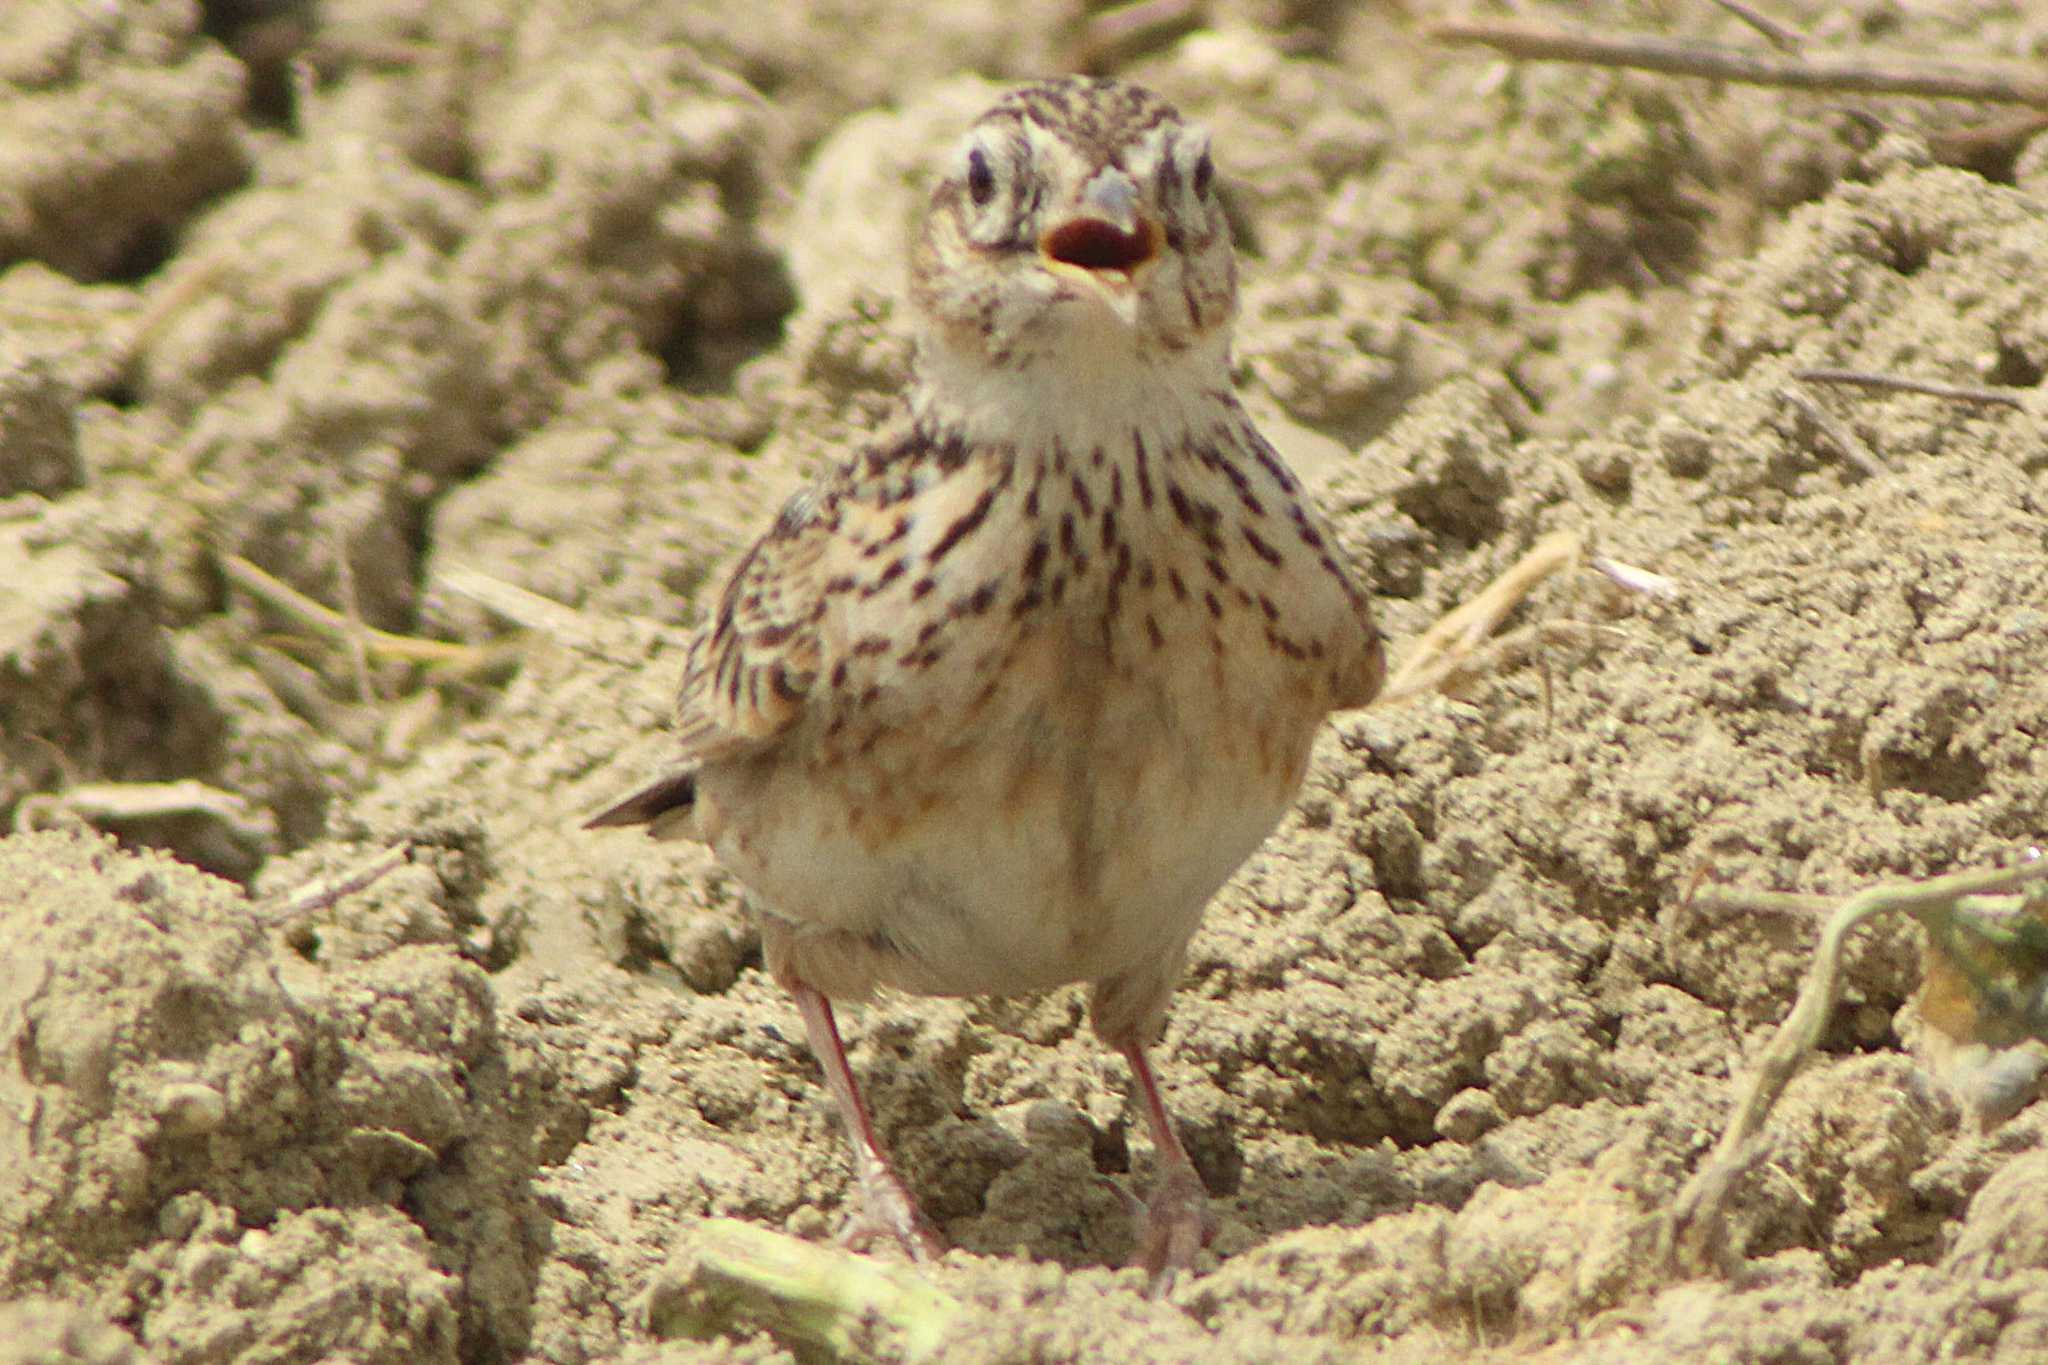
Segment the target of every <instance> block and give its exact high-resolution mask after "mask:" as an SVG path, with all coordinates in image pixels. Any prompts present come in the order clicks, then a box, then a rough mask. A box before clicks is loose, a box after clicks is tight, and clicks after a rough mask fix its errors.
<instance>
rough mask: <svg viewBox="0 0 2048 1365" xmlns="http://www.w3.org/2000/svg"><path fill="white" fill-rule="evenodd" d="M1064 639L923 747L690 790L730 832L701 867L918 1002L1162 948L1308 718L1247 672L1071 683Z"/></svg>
mask: <svg viewBox="0 0 2048 1365" xmlns="http://www.w3.org/2000/svg"><path fill="white" fill-rule="evenodd" d="M1064 645H1065V642H1061V641H1057V640H1053V641H1048V643H1047V644H1046V646H1045V650H1046V653H1045V654H1044V656H1043V657H1041V658H1034V657H1031V656H1030V655H1028V654H1026V655H1024V656H1022V657H1013V658H1012V659H1011V660H1009V661H1008V664H1007V666H1006V668H1005V669H1004V683H1003V685H1002V686H1001V687H999V688H997V689H996V690H995V691H994V692H993V693H992V694H990V695H989V696H988V697H986V698H985V699H984V700H983V701H982V702H981V704H980V705H979V706H978V708H976V710H975V722H974V723H973V724H972V725H971V726H967V727H964V728H963V729H962V730H961V731H959V732H958V733H957V734H953V735H948V736H945V737H944V742H943V743H935V742H934V741H935V738H937V737H935V736H934V735H933V734H931V733H930V732H929V731H919V730H917V729H915V728H914V727H909V726H905V727H900V728H895V729H892V730H890V731H888V732H886V733H882V734H880V735H878V736H877V738H876V739H875V742H874V743H873V744H872V745H871V746H869V748H868V750H867V752H866V753H865V754H864V755H862V756H861V758H860V759H859V760H858V761H850V760H847V759H844V758H841V759H839V760H837V761H835V762H834V763H833V764H832V765H831V766H830V767H829V768H808V769H806V768H801V767H798V766H797V765H785V766H780V767H778V768H777V769H775V770H774V771H773V772H772V773H768V774H765V775H763V776H762V777H761V778H760V780H758V781H756V782H754V783H752V784H751V785H749V784H737V783H736V784H731V790H729V791H728V790H722V789H721V785H720V781H719V779H717V778H716V777H713V776H711V775H707V778H706V781H705V784H704V785H705V794H706V795H707V796H708V798H709V799H710V800H711V801H712V802H713V803H714V804H720V803H723V804H725V805H726V806H728V807H729V808H730V810H731V812H732V815H733V817H734V818H732V819H730V820H728V821H727V822H726V829H725V830H724V831H723V833H722V834H721V835H720V836H718V837H716V838H715V840H714V842H715V843H716V844H717V845H718V851H719V854H720V858H721V860H722V861H723V862H725V863H726V865H727V866H728V867H730V868H732V870H733V871H734V872H735V873H736V874H737V875H739V877H740V878H741V880H742V881H744V882H746V883H747V884H748V885H749V886H750V887H751V888H752V889H753V890H754V891H755V892H756V893H757V894H758V895H759V896H760V897H761V899H762V901H763V902H764V904H763V907H762V908H763V910H764V912H765V913H767V914H768V915H770V916H771V917H772V918H773V919H775V920H776V921H778V922H779V924H780V925H781V926H782V927H784V928H786V929H787V930H789V931H790V933H791V936H792V940H793V941H794V942H796V943H798V944H801V943H802V942H803V941H804V940H805V938H806V937H807V936H808V937H809V938H811V939H814V940H816V942H817V945H818V947H819V949H820V952H819V954H818V959H819V961H820V962H821V963H823V962H826V961H831V962H853V961H856V960H857V961H859V962H861V963H864V964H866V965H865V966H863V967H861V968H859V971H860V972H866V973H868V974H871V975H872V976H873V977H874V982H873V984H882V985H888V986H892V987H895V988H898V989H902V990H908V991H912V992H916V993H920V994H935V995H969V994H1009V993H1016V992H1022V991H1031V990H1040V989H1044V988H1047V987H1051V986H1056V985H1060V984H1063V983H1066V982H1070V981H1079V980H1099V979H1102V978H1105V977H1109V976H1114V975H1116V974H1118V973H1121V972H1125V971H1131V970H1138V969H1143V968H1148V967H1151V966H1154V965H1156V964H1158V963H1160V962H1162V961H1165V960H1168V959H1170V958H1171V957H1173V956H1174V955H1176V954H1178V953H1179V951H1180V950H1181V948H1182V947H1183V946H1184V945H1185V943H1186V941H1187V939H1188V937H1189V936H1190V935H1191V934H1192V933H1193V932H1194V929H1195V926H1196V924H1197V922H1198V921H1199V919H1200V916H1201V912H1202V909H1203V907H1204V906H1205V905H1206V904H1207V902H1208V900H1209V898H1210V897H1211V896H1212V895H1213V894H1214V893H1215V891H1216V889H1217V888H1218V887H1220V886H1221V885H1222V884H1223V883H1224V882H1225V881H1226V880H1228V878H1229V877H1230V875H1231V874H1232V873H1233V872H1234V871H1235V870H1236V869H1237V867H1238V866H1239V864H1241V863H1242V862H1243V861H1244V860H1245V858H1247V857H1248V856H1250V854H1251V853H1252V852H1253V850H1255V849H1256V848H1257V847H1258V845H1259V843H1260V842H1261V841H1262V840H1263V839H1264V838H1265V837H1266V835H1267V834H1268V833H1270V832H1271V830H1272V828H1273V826H1274V825H1275V824H1276V823H1277V822H1278V820H1279V819H1280V817H1281V815H1282V814H1284V813H1285V811H1286V809H1287V807H1288V804H1289V803H1290V802H1291V801H1292V800H1293V797H1294V793H1295V791H1296V789H1297V788H1298V786H1299V785H1300V780H1301V774H1302V772H1303V770H1304V768H1305V767H1306V763H1307V757H1308V750H1309V746H1310V744H1311V742H1312V740H1313V737H1314V733H1315V729H1316V726H1317V724H1318V723H1319V722H1320V720H1321V714H1322V712H1321V707H1320V706H1319V705H1316V704H1314V700H1313V698H1311V697H1310V696H1309V695H1308V694H1307V692H1306V691H1305V690H1303V689H1298V688H1297V689H1290V688H1289V687H1288V686H1286V685H1282V684H1284V682H1285V680H1284V679H1281V678H1278V677H1268V676H1265V675H1263V674H1257V675H1256V676H1254V674H1256V673H1257V671H1256V670H1252V669H1244V668H1241V669H1239V670H1238V671H1237V673H1236V674H1233V675H1229V676H1220V675H1216V674H1214V673H1212V671H1210V670H1206V669H1203V668H1199V667H1197V668H1192V669H1186V670H1179V671H1176V672H1173V673H1165V672H1161V673H1159V674H1157V675H1143V674H1140V675H1136V676H1130V675H1120V674H1115V673H1101V672H1099V671H1098V670H1094V669H1089V670H1082V671H1080V672H1078V673H1077V671H1076V670H1075V669H1074V668H1073V667H1072V660H1071V656H1069V655H1064V654H1061V653H1059V652H1058V651H1059V650H1060V649H1061V648H1063V647H1064ZM700 799H704V798H703V797H700ZM849 936H850V938H849ZM835 940H837V941H838V942H839V945H840V946H844V945H846V944H848V943H855V944H858V945H862V946H863V947H864V948H865V949H866V950H868V951H862V952H857V953H851V954H849V953H847V952H844V951H839V950H838V949H837V948H836V947H835V945H834V941H835ZM845 984H846V986H847V988H848V989H850V990H855V991H857V990H858V989H860V988H861V983H860V982H859V981H857V980H855V981H850V982H848V983H845Z"/></svg>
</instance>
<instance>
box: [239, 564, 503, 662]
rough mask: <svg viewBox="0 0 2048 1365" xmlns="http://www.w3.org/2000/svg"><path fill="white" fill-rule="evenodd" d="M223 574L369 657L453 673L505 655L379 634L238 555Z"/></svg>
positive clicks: (490, 648)
mask: <svg viewBox="0 0 2048 1365" xmlns="http://www.w3.org/2000/svg"><path fill="white" fill-rule="evenodd" d="M220 567H221V572H222V573H223V574H225V575H226V576H227V580H228V582H230V583H232V584H234V585H235V586H236V587H238V588H240V589H241V590H242V591H244V592H246V593H248V594H249V595H250V596H251V597H254V598H255V599H256V600H257V601H259V602H261V603H263V604H264V605H265V606H267V607H270V608H271V609H273V610H275V611H277V612H279V613H281V614H282V615H284V616H287V617H290V618H291V619H292V620H294V621H297V622H299V623H300V624H301V625H304V626H307V627H310V628H311V629H313V630H315V631H317V632H319V633H320V634H322V635H324V636H327V637H329V638H332V639H335V640H339V641H343V642H355V641H359V642H360V644H361V648H362V649H364V650H365V651H366V652H367V653H368V654H370V655H372V656H374V657H378V658H384V659H389V660H393V661H396V662H399V663H408V664H424V665H426V666H427V667H430V668H438V669H445V670H447V671H449V672H452V673H457V674H469V673H477V672H481V671H483V670H485V669H489V668H492V667H495V666H496V665H498V664H499V663H501V662H503V661H504V659H505V658H506V657H507V654H508V651H507V649H505V648H504V647H501V646H488V645H465V644H459V643H457V642H455V641H453V640H423V639H420V638H418V637H416V636H411V635H394V634H392V633H391V632H390V631H385V630H378V629H377V628H376V627H374V626H370V625H366V624H364V623H363V622H362V621H361V620H360V619H358V618H354V617H350V616H348V615H346V614H344V613H342V612H338V611H336V610H335V609H334V608H332V607H329V606H326V605H324V604H323V603H320V602H316V601H314V600H313V599H312V598H310V597H308V596H306V595H305V594H304V593H302V592H300V591H299V590H298V589H297V588H294V587H293V586H291V584H289V583H286V582H284V581H283V580H281V579H278V578H275V577H273V576H271V575H270V574H267V573H265V572H264V571H263V570H262V569H259V568H257V567H256V566H255V565H254V564H251V563H250V562H249V561H248V560H246V559H243V558H242V557H241V556H240V555H232V554H223V555H221V556H220Z"/></svg>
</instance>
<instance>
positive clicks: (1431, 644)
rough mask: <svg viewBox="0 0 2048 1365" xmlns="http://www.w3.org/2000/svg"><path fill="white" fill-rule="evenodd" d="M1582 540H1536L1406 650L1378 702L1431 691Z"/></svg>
mask: <svg viewBox="0 0 2048 1365" xmlns="http://www.w3.org/2000/svg"><path fill="white" fill-rule="evenodd" d="M1584 552H1585V542H1584V541H1583V540H1581V539H1580V538H1579V536H1578V535H1577V534H1576V533H1574V532H1571V531H1559V532H1558V533H1556V534H1555V535H1552V536H1550V537H1548V538H1547V539H1545V540H1543V541H1541V542H1540V543H1538V544H1537V545H1536V546H1535V547H1534V548H1533V549H1531V550H1530V551H1529V552H1528V553H1527V554H1525V555H1523V556H1522V557H1521V558H1520V559H1518V560H1516V561H1515V562H1514V564H1513V565H1511V566H1510V567H1509V568H1508V570H1507V571H1506V572H1505V573H1503V574H1501V575H1500V577H1498V578H1496V579H1494V580H1493V581H1492V582H1491V583H1489V584H1487V585H1486V587H1485V588H1484V589H1483V590H1482V591H1481V592H1480V594H1479V595H1478V596H1477V597H1475V598H1473V599H1472V600H1471V601H1469V602H1466V603H1465V604H1463V605H1462V606H1459V607H1457V608H1455V609H1454V610H1452V611H1449V612H1446V613H1445V614H1444V616H1443V617H1442V619H1440V620H1439V621H1438V622H1437V623H1436V624H1435V625H1433V626H1431V627H1430V628H1429V629H1428V630H1426V631H1424V632H1423V633H1422V634H1421V635H1419V636H1417V637H1416V640H1415V643H1414V644H1412V645H1410V646H1409V648H1408V655H1407V657H1406V658H1404V659H1403V660H1402V661H1401V666H1400V667H1399V668H1397V669H1395V670H1394V676H1393V677H1391V678H1389V679H1387V685H1386V687H1385V688H1384V689H1383V690H1382V691H1381V693H1380V697H1379V703H1378V704H1381V705H1385V704H1391V703H1394V702H1398V701H1403V700H1406V699H1407V698H1408V697H1411V696H1414V695H1416V694H1417V693H1419V692H1426V691H1429V690H1431V688H1433V687H1434V686H1435V684H1436V682H1437V681H1439V680H1440V678H1441V676H1442V675H1444V674H1446V673H1447V672H1448V671H1450V670H1451V669H1455V668H1456V667H1457V665H1458V662H1459V661H1460V660H1461V659H1462V658H1463V657H1464V656H1465V655H1467V654H1470V653H1471V652H1472V651H1473V650H1474V649H1475V648H1476V647H1477V646H1478V645H1479V642H1480V641H1482V640H1484V639H1485V638H1486V637H1487V636H1489V635H1491V634H1492V633H1493V630H1494V627H1496V626H1498V625H1499V624H1500V623H1501V619H1502V618H1503V617H1505V616H1506V615H1507V614H1508V613H1509V612H1511V611H1513V610H1514V609H1515V608H1516V607H1517V606H1519V605H1520V604H1521V603H1522V601H1523V599H1524V598H1526V597H1528V595H1529V594H1530V593H1531V592H1534V591H1535V589H1536V585H1537V584H1538V583H1541V582H1542V581H1543V580H1544V579H1546V578H1549V577H1550V576H1551V575H1552V574H1554V573H1557V572H1558V571H1559V570H1561V569H1564V568H1567V567H1569V566H1570V565H1573V564H1576V563H1578V562H1579V559H1580V557H1581V556H1582V555H1583V554H1584Z"/></svg>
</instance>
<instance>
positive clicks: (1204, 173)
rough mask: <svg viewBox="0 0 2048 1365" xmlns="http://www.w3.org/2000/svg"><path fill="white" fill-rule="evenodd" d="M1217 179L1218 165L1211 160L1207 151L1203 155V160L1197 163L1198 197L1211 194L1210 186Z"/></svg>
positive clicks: (1196, 192) (1196, 187)
mask: <svg viewBox="0 0 2048 1365" xmlns="http://www.w3.org/2000/svg"><path fill="white" fill-rule="evenodd" d="M1215 178H1216V163H1215V162H1213V161H1211V160H1210V159H1209V153H1208V152H1206V151H1205V152H1203V153H1202V159H1201V160H1200V161H1197V162H1196V163H1195V194H1196V196H1197V197H1199V196H1201V195H1205V194H1207V193H1208V192H1209V184H1210V182H1211V181H1213V180H1215Z"/></svg>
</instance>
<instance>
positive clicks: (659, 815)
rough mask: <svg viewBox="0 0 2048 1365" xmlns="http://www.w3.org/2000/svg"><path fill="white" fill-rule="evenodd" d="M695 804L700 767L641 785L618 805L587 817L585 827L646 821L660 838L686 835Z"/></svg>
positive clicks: (595, 827) (644, 823)
mask: <svg viewBox="0 0 2048 1365" xmlns="http://www.w3.org/2000/svg"><path fill="white" fill-rule="evenodd" d="M696 805H697V771H696V769H694V768H691V769H686V770H685V771H683V772H679V773H670V774H669V775H668V776H667V777H664V778H662V779H661V780H660V781H658V782H655V783H653V784H651V785H649V786H645V787H642V788H641V789H640V790H639V791H636V792H634V793H633V794H632V795H631V796H629V797H627V798H626V799H625V800H623V801H621V802H619V803H618V804H617V805H615V806H611V807H609V808H607V809H605V810H603V811H600V812H599V813H598V814H596V815H593V816H591V817H590V818H589V819H588V820H585V821H584V822H583V828H585V829H608V828H610V827H612V826H615V825H646V826H647V827H648V830H647V832H648V833H649V834H651V835H653V836H654V837H655V838H657V839H665V838H671V837H675V836H678V835H684V836H686V835H687V834H688V831H689V823H690V817H691V815H692V814H693V813H694V812H695V809H696Z"/></svg>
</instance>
